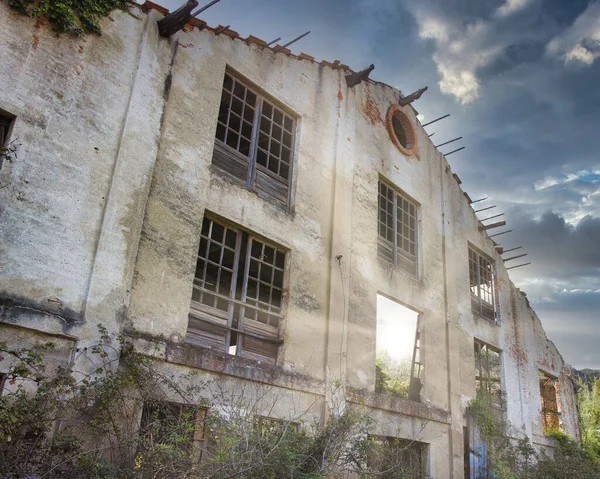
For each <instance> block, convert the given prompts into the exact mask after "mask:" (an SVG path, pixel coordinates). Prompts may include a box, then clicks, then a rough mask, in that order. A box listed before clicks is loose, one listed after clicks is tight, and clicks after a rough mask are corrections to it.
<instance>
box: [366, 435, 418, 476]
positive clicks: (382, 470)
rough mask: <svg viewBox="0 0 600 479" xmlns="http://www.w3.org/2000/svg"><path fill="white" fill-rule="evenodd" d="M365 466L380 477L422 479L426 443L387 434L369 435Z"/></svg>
mask: <svg viewBox="0 0 600 479" xmlns="http://www.w3.org/2000/svg"><path fill="white" fill-rule="evenodd" d="M369 442H370V447H369V448H368V456H367V467H368V469H369V473H370V474H374V475H375V477H378V478H382V479H394V478H398V477H402V478H406V479H422V478H425V474H426V472H427V471H426V463H427V444H425V443H422V442H418V441H412V440H410V439H400V438H397V437H389V436H369Z"/></svg>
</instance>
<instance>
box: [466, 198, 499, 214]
mask: <svg viewBox="0 0 600 479" xmlns="http://www.w3.org/2000/svg"><path fill="white" fill-rule="evenodd" d="M472 203H475V201H472ZM496 206H497V205H494V206H488V207H487V208H481V209H480V210H475V213H479V212H480V211H485V210H491V209H492V208H495V207H496Z"/></svg>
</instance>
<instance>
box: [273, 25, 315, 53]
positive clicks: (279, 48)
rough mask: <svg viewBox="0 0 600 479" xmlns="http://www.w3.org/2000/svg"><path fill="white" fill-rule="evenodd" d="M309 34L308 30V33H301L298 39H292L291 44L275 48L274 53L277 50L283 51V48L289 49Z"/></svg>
mask: <svg viewBox="0 0 600 479" xmlns="http://www.w3.org/2000/svg"><path fill="white" fill-rule="evenodd" d="M309 33H310V30H309V31H308V32H306V33H303V34H302V35H300V36H299V37H296V38H294V39H293V40H292V41H291V42H287V43H286V44H285V45H283V46H281V47H275V51H276V52H277V51H279V50H283V49H284V48H287V47H289V46H290V45H291V44H292V43H296V42H297V41H298V40H301V39H302V38H304V37H305V36H306V35H308V34H309Z"/></svg>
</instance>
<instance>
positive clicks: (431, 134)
mask: <svg viewBox="0 0 600 479" xmlns="http://www.w3.org/2000/svg"><path fill="white" fill-rule="evenodd" d="M433 135H435V131H434V132H433V133H432V134H431V135H427V136H428V137H429V138H431V137H432V136H433Z"/></svg>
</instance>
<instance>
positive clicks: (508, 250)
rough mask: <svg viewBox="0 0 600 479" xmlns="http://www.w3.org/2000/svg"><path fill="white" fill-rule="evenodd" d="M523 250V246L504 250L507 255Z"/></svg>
mask: <svg viewBox="0 0 600 479" xmlns="http://www.w3.org/2000/svg"><path fill="white" fill-rule="evenodd" d="M521 248H522V246H517V247H516V248H511V249H507V250H504V252H505V253H509V252H510V251H516V250H518V249H521Z"/></svg>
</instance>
